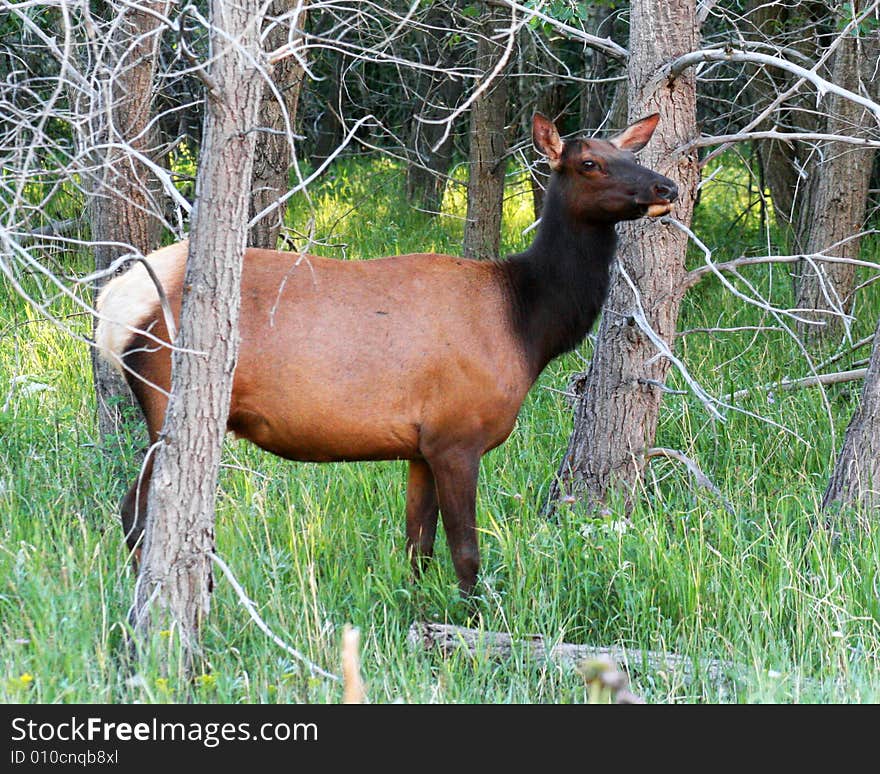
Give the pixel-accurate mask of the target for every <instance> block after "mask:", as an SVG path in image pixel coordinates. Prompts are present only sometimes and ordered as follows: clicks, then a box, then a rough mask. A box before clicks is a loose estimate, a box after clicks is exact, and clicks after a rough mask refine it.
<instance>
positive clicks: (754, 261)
mask: <svg viewBox="0 0 880 774" xmlns="http://www.w3.org/2000/svg"><path fill="white" fill-rule="evenodd" d="M804 258H810V259H812V260H814V261H817V262H819V263H851V264H855V265H856V266H862V267H865V268H871V269H874V270H875V271H876V270H877V269H878V268H880V267H878V264H876V263H872V262H871V261H859V260H857V259H855V258H841V257H839V256H835V255H825V254H824V253H813V254H811V255H802V254H798V255H754V256H741V257H740V258H734V259H733V260H732V261H725V262H724V263H713V264H706V265H704V266H698V267H697V268H696V269H691V271H689V272H688V273H687V274H686V275H685V277H684V280H683V281H682V283H681V288H682V290H683V291H684V290H690V289H691V288H692V287H693V286H694V285H696V284H697V283H699V282H700V281H701V280H703V279H705V278H706V277H707V276H709V275H713V274H716V273H717V272H719V271H728V272H729V271H735V270H736V269H739V268H741V267H743V266H759V265H761V264H766V263H798V262H799V261H801V260H803V259H804Z"/></svg>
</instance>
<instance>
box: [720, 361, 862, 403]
mask: <svg viewBox="0 0 880 774" xmlns="http://www.w3.org/2000/svg"><path fill="white" fill-rule="evenodd" d="M867 372H868V369H867V368H855V369H853V370H851V371H840V372H837V373H833V374H817V375H815V376H804V377H802V378H801V379H783V380H782V381H780V382H774V383H773V384H765V385H763V386H759V387H746V388H745V389H742V390H737V391H736V392H732V393H730V394H729V395H725V396H724V397H723V398H722V400H739V399H740V398H744V397H745V396H746V395H749V394H750V393H753V392H755V391H756V390H760V391H762V392H767V391H770V390H797V389H800V388H801V387H819V386H823V387H824V386H827V385H829V384H843V383H844V382H854V381H856V380H858V379H864V378H865V374H866V373H867Z"/></svg>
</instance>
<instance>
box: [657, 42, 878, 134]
mask: <svg viewBox="0 0 880 774" xmlns="http://www.w3.org/2000/svg"><path fill="white" fill-rule="evenodd" d="M702 62H746V63H750V64H762V65H770V66H771V67H776V68H779V69H781V70H787V71H788V72H790V73H794V74H795V75H797V76H798V77H799V78H801V79H803V80H806V81H809V82H810V83H811V84H813V86H815V88H816V90H817V91H818V92H819V94H820V96H824V95H825V94H828V93H830V94H835V95H837V96H838V97H842V98H843V99H847V100H849V101H850V102H855V103H856V104H857V105H861V106H862V107H864V108H867V109H868V110H869V111H871V113H873V114H874V116H875V118H876V119H877V122H878V124H880V105H878V104H877V103H876V102H874V101H873V100H872V99H868V98H867V97H863V96H862V95H861V94H856V93H855V92H853V91H850V90H849V89H845V88H843V87H842V86H838V85H837V84H836V83H832V82H831V81H829V80H826V79H825V78H823V77H822V76H821V75H819V74H818V73H817V72H815V70H807V69H806V68H805V67H801V66H800V65H796V64H794V63H793V62H789V61H788V60H786V59H782V58H781V57H778V56H771V55H770V54H761V53H759V52H757V51H741V50H738V49H735V48H727V47H725V48H710V49H702V50H700V51H691V52H689V53H687V54H684V55H683V56H680V57H679V58H678V59H676V60H674V61H673V62H671V63H670V64H669V65H668V66H667V67H665V68H663V71H662V74H661V76H660V77H658V80H661V79H662V78H663V77H665V78H669V79H675V78H677V77H678V76H679V75H680V74H681V73H682V72H683V71H684V70H686V69H687V68H688V67H692V66H694V65H696V64H701V63H702Z"/></svg>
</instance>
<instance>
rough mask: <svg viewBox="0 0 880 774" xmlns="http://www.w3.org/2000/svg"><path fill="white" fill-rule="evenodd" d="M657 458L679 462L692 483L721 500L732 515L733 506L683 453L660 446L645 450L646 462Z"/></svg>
mask: <svg viewBox="0 0 880 774" xmlns="http://www.w3.org/2000/svg"><path fill="white" fill-rule="evenodd" d="M657 457H665V458H666V459H670V460H675V461H676V462H680V463H681V464H682V465H684V466H685V467H686V468H687V469H688V472H689V473H690V474H691V475H692V476H693V477H694V481H696V482H697V485H698V486H701V487H704V488H705V489H708V490H709V491H710V492H711V493H712V494H714V495H715V496H716V497H717V498H718V499H719V500H721V504H722V505H723V506H724V510H726V511H727V512H728V513H729V514H731V515H733V513H734V510H733V506H732V505H731V504H730V501H729V500H728V499H727V498H726V497H725V496H724V495H723V494H722V492H721V490H720V489H719V488H718V487H717V486H716V485H715V484H714V483H713V482H712V479H710V478H709V477H708V476H707V475H706V474H705V473H703V471H702V470H701V469H700V467H699V465H697V463H696V462H694V461H693V460H692V459H691V458H690V457H688V456H687V455H686V454H685V453H684V452H681V451H679V450H678V449H666V448H664V447H661V446H654V447H652V448H650V449H646V450H645V459H646V460H650V459H655V458H657Z"/></svg>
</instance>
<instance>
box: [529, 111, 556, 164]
mask: <svg viewBox="0 0 880 774" xmlns="http://www.w3.org/2000/svg"><path fill="white" fill-rule="evenodd" d="M532 142H534V143H535V147H536V148H537V149H538V150H539V151H540V152H541V153H543V154H544V155H545V156H546V157H547V161H549V162H550V169H552V170H554V171H556V170H559V169H560V167H562V140H561V139H560V138H559V132H557V131H556V127H555V126H554V125H553V122H552V121H551V120H550V119H549V118H547V117H546V116H542V115H541V114H540V113H535V117H534V118H533V119H532Z"/></svg>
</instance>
